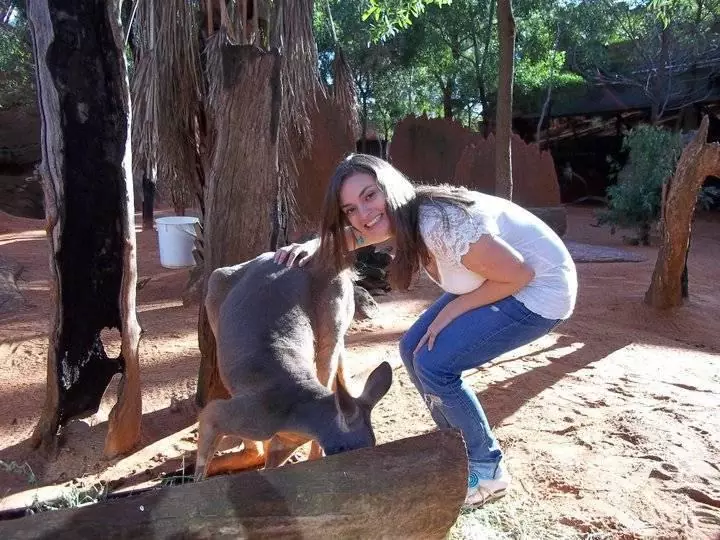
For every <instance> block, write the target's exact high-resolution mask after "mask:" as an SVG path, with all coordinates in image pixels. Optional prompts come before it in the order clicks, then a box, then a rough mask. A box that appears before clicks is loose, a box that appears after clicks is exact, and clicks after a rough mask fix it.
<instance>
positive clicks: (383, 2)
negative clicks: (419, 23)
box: [362, 0, 452, 40]
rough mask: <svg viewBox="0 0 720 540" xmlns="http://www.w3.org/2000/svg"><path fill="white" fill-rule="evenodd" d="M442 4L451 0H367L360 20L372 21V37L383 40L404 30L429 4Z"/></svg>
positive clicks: (450, 2) (449, 2) (446, 3)
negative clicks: (367, 3) (366, 5)
mask: <svg viewBox="0 0 720 540" xmlns="http://www.w3.org/2000/svg"><path fill="white" fill-rule="evenodd" d="M432 4H435V5H437V6H444V5H448V4H452V0H369V6H368V8H367V9H366V10H365V12H364V13H363V15H362V20H363V21H366V20H368V19H370V20H371V21H372V30H373V38H374V39H375V40H384V39H387V38H389V37H392V36H394V35H395V34H397V32H398V30H404V29H406V28H408V27H410V25H412V23H413V18H415V19H417V18H418V17H419V16H420V15H422V14H423V13H424V12H425V8H426V7H427V6H429V5H432Z"/></svg>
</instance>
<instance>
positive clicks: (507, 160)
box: [495, 0, 515, 200]
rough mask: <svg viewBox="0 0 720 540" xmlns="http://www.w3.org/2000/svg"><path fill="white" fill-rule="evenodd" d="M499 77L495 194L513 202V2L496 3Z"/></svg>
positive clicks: (498, 0)
mask: <svg viewBox="0 0 720 540" xmlns="http://www.w3.org/2000/svg"><path fill="white" fill-rule="evenodd" d="M497 17H498V40H499V42H500V73H499V74H498V94H497V116H496V118H497V128H496V132H495V136H496V138H495V144H497V147H496V151H495V194H496V195H497V196H499V197H505V198H506V199H510V200H512V192H513V179H512V149H511V147H510V144H511V140H512V101H513V73H514V70H515V62H514V59H513V55H514V53H515V19H514V18H513V12H512V0H497Z"/></svg>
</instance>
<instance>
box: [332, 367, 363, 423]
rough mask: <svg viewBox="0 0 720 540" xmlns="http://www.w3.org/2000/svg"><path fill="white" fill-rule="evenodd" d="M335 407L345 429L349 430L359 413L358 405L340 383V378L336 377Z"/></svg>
mask: <svg viewBox="0 0 720 540" xmlns="http://www.w3.org/2000/svg"><path fill="white" fill-rule="evenodd" d="M335 407H336V408H337V410H338V413H340V418H341V419H342V420H343V421H344V423H345V429H346V431H349V430H350V426H351V425H352V423H353V422H354V421H355V420H357V418H358V416H359V415H360V407H358V405H357V403H356V402H355V398H354V397H352V396H351V395H350V392H348V391H347V390H346V389H345V387H344V386H343V384H342V381H341V379H340V378H338V379H337V390H336V391H335Z"/></svg>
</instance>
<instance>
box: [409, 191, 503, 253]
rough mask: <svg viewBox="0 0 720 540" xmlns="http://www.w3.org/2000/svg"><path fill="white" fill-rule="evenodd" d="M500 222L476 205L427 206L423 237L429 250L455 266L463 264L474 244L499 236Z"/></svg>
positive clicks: (422, 221) (422, 220) (422, 222)
mask: <svg viewBox="0 0 720 540" xmlns="http://www.w3.org/2000/svg"><path fill="white" fill-rule="evenodd" d="M498 233H499V230H498V226H497V223H496V222H495V221H494V220H493V219H491V218H489V217H487V216H485V215H483V214H482V212H480V211H479V209H477V208H475V206H473V207H470V208H468V209H467V210H465V209H462V208H459V207H457V206H454V205H452V204H447V203H446V204H442V205H434V204H427V205H423V206H422V207H421V209H420V234H421V235H422V237H423V240H424V242H425V245H426V246H427V248H428V250H429V251H430V252H431V253H432V254H433V255H434V256H435V257H440V258H442V259H444V260H446V261H449V262H451V263H452V264H454V265H460V264H462V263H461V260H462V258H463V256H464V255H465V254H466V253H467V252H468V250H469V249H470V244H472V243H474V242H477V241H478V239H479V238H480V237H481V236H482V235H484V234H490V235H497V234H498Z"/></svg>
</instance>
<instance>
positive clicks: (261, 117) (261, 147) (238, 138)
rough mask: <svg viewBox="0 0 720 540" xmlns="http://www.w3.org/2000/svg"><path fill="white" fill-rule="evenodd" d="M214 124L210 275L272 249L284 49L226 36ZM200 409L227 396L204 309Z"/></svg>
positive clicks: (218, 64) (213, 85)
mask: <svg viewBox="0 0 720 540" xmlns="http://www.w3.org/2000/svg"><path fill="white" fill-rule="evenodd" d="M207 54H208V65H207V70H208V79H209V80H210V91H209V107H208V111H209V114H210V124H211V126H212V130H213V131H214V134H215V135H214V139H213V147H212V155H211V158H210V174H209V175H208V178H207V194H206V198H205V204H206V206H205V230H204V239H205V245H204V248H205V253H204V255H205V276H204V279H205V281H206V282H207V279H208V277H209V276H210V274H211V273H212V271H213V270H215V269H216V268H218V267H220V266H226V265H231V264H237V263H239V262H242V261H245V260H248V259H251V258H253V257H255V256H256V255H258V254H260V253H262V252H264V251H268V250H269V249H270V247H271V246H270V241H271V236H272V233H273V221H274V217H275V212H276V208H277V201H278V189H279V188H278V133H279V127H280V126H279V122H280V114H281V82H280V68H281V57H280V54H279V53H278V52H277V50H272V51H263V50H261V49H259V48H257V47H254V46H251V45H230V44H229V43H228V42H227V39H226V36H225V33H224V32H223V31H220V32H217V33H216V34H215V35H214V36H213V37H212V38H211V39H210V40H209V44H208V50H207ZM200 311H201V313H200V320H199V323H198V325H199V328H198V335H199V341H200V351H201V354H202V360H201V364H200V373H199V377H198V391H197V400H198V403H199V404H200V405H205V404H206V403H208V402H209V401H211V400H213V399H216V398H221V397H225V396H227V391H226V390H225V388H224V386H223V384H222V382H221V381H220V378H219V375H218V371H217V357H216V352H215V340H214V337H213V335H212V331H211V329H210V326H209V325H208V322H207V317H206V314H205V309H204V306H201V308H200Z"/></svg>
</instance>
